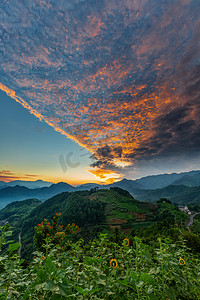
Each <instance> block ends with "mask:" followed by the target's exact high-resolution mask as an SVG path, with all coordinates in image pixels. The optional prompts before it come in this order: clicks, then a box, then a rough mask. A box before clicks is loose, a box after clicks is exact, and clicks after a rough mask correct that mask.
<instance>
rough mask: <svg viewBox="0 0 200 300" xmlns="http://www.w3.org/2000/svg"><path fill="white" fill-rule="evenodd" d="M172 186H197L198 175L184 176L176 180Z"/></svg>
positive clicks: (199, 183)
mask: <svg viewBox="0 0 200 300" xmlns="http://www.w3.org/2000/svg"><path fill="white" fill-rule="evenodd" d="M173 185H186V186H198V185H200V173H199V174H195V175H190V176H189V175H184V176H183V177H181V178H180V179H178V180H176V181H175V182H174V183H173Z"/></svg>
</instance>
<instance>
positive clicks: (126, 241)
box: [123, 238, 129, 247]
mask: <svg viewBox="0 0 200 300" xmlns="http://www.w3.org/2000/svg"><path fill="white" fill-rule="evenodd" d="M123 243H124V246H126V247H128V246H129V239H127V238H125V239H124V240H123Z"/></svg>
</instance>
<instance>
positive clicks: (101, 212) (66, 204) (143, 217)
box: [11, 187, 189, 256]
mask: <svg viewBox="0 0 200 300" xmlns="http://www.w3.org/2000/svg"><path fill="white" fill-rule="evenodd" d="M55 213H62V215H61V218H60V223H61V224H63V225H64V226H67V224H68V223H72V222H74V223H75V224H77V225H78V226H79V227H80V228H81V231H80V232H79V236H80V237H82V238H84V239H85V240H89V239H91V238H93V237H95V236H97V234H98V233H100V232H109V231H112V229H114V228H115V227H118V228H120V229H121V230H122V231H124V232H126V231H128V230H130V229H132V228H134V229H136V228H139V227H146V226H150V225H152V224H154V223H155V222H157V221H162V220H164V219H165V220H166V219H168V220H169V222H173V221H174V220H176V222H179V221H180V222H182V223H183V224H186V223H187V221H188V219H189V218H188V216H187V215H186V214H185V213H183V212H181V211H179V210H178V209H177V208H176V207H174V206H173V205H171V204H169V203H159V204H158V203H156V204H153V203H148V202H141V201H137V200H135V199H134V198H133V197H132V196H131V195H130V194H129V193H128V192H127V191H125V190H122V189H120V188H117V187H115V188H110V189H109V190H107V189H105V190H103V189H102V190H96V189H92V190H90V191H77V192H71V193H69V192H64V193H61V194H58V195H56V196H54V197H52V198H50V199H48V200H47V201H45V202H44V203H42V204H40V205H38V206H37V207H36V208H34V209H32V210H31V212H30V213H29V215H26V216H24V218H21V219H20V220H19V222H18V224H17V223H16V222H15V227H16V228H18V231H17V232H19V230H20V232H21V233H22V244H23V248H22V251H23V254H24V255H25V256H26V255H28V254H30V253H32V251H33V236H34V226H36V225H37V224H38V223H40V222H41V221H42V220H44V219H48V220H49V221H51V220H52V218H53V216H54V215H55ZM11 225H12V224H11ZM16 235H17V234H16Z"/></svg>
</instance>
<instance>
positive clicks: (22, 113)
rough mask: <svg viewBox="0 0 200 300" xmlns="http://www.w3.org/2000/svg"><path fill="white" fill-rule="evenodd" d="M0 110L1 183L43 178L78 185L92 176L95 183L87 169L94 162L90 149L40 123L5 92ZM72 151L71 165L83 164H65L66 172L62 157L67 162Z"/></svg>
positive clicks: (1, 98) (0, 102)
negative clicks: (74, 166)
mask: <svg viewBox="0 0 200 300" xmlns="http://www.w3.org/2000/svg"><path fill="white" fill-rule="evenodd" d="M0 107H1V110H0V128H1V131H0V140H1V148H0V169H1V178H0V180H7V181H10V180H13V179H24V180H37V179H40V178H42V179H43V180H47V181H48V180H49V181H54V182H58V181H67V182H69V183H72V184H78V183H81V182H85V181H86V180H85V177H87V178H88V177H90V181H96V178H95V177H94V176H93V175H92V174H91V175H90V173H88V172H87V171H86V170H85V168H86V167H88V166H89V164H90V163H91V159H90V158H89V157H90V155H91V154H90V153H89V152H88V151H87V150H85V149H84V148H82V147H80V146H79V145H78V144H77V143H75V142H74V141H72V140H70V139H69V138H66V136H64V135H62V134H60V133H58V132H56V131H55V130H54V128H53V127H51V126H49V125H47V124H46V123H45V122H41V121H40V120H39V119H38V118H36V117H35V116H34V115H32V114H30V113H29V112H28V111H27V110H26V109H25V108H24V107H22V106H21V105H20V104H19V103H17V102H15V101H14V100H13V99H12V98H10V97H8V96H7V95H6V93H5V92H2V91H0ZM70 152H73V155H72V156H71V162H72V163H77V162H79V163H80V165H79V166H78V167H76V168H72V167H70V166H69V165H67V162H65V164H66V167H67V170H66V171H65V168H64V167H63V168H62V166H61V163H60V162H59V156H60V155H63V157H64V159H65V157H66V155H67V154H68V153H70ZM3 171H4V172H3ZM27 175H29V176H27Z"/></svg>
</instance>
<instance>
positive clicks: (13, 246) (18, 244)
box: [8, 243, 20, 252]
mask: <svg viewBox="0 0 200 300" xmlns="http://www.w3.org/2000/svg"><path fill="white" fill-rule="evenodd" d="M19 246H20V243H16V244H10V245H9V248H8V251H9V252H12V251H15V250H17V249H18V248H19Z"/></svg>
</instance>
